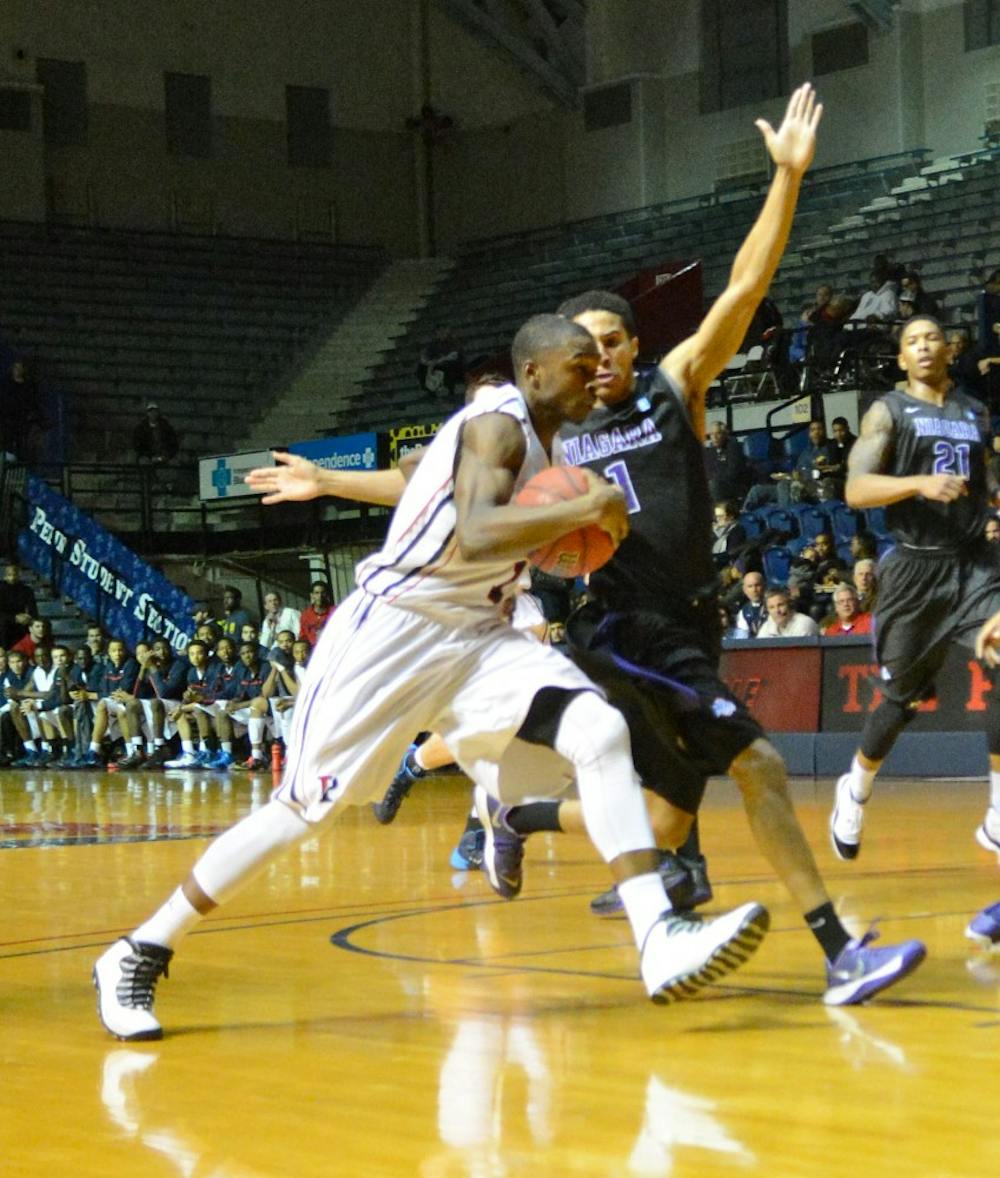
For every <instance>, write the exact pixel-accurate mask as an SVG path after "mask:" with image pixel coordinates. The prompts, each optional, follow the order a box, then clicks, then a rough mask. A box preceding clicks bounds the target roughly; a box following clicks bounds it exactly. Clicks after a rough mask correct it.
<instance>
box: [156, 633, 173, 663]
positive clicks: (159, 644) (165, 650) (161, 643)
mask: <svg viewBox="0 0 1000 1178" xmlns="http://www.w3.org/2000/svg"><path fill="white" fill-rule="evenodd" d="M173 653H174V652H173V651H172V650H171V648H170V643H169V642H167V640H166V639H165V638H157V640H156V641H155V642H154V643H153V654H155V655H156V657H157V658H158V659H159V660H160V662H161V663H168V662H170V659H171V658H172V657H173Z"/></svg>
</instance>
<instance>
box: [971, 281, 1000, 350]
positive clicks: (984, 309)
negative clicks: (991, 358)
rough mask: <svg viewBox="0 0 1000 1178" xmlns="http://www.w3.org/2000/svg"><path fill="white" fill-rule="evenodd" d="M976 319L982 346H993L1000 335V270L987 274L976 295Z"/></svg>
mask: <svg viewBox="0 0 1000 1178" xmlns="http://www.w3.org/2000/svg"><path fill="white" fill-rule="evenodd" d="M976 319H977V321H978V324H979V346H980V348H987V347H989V348H992V347H993V341H994V340H995V339H997V337H998V336H1000V270H994V271H993V273H992V274H990V275H988V276H987V278H986V281H985V282H984V283H983V289H982V290H981V291H980V292H979V294H978V295H977V296H976ZM987 341H990V342H989V343H987Z"/></svg>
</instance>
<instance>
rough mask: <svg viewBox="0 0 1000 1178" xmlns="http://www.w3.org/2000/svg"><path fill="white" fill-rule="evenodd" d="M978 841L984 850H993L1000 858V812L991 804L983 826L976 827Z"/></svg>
mask: <svg viewBox="0 0 1000 1178" xmlns="http://www.w3.org/2000/svg"><path fill="white" fill-rule="evenodd" d="M976 842H977V843H978V844H979V845H980V846H981V847H982V848H983V850H984V851H993V852H994V853H995V854H996V857H997V859H998V860H1000V813H997V811H996V810H995V809H994V808H993V807H992V806H990V808H989V809H988V810H987V811H986V817H985V818H984V819H983V824H982V826H979V827H977V828H976Z"/></svg>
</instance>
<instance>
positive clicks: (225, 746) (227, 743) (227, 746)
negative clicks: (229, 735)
mask: <svg viewBox="0 0 1000 1178" xmlns="http://www.w3.org/2000/svg"><path fill="white" fill-rule="evenodd" d="M222 751H223V752H224V753H229V754H230V756H232V752H233V742H232V741H231V740H224V741H223V742H222Z"/></svg>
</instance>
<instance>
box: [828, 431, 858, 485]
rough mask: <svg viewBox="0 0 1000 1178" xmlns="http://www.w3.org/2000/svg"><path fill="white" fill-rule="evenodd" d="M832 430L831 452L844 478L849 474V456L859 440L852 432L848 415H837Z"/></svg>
mask: <svg viewBox="0 0 1000 1178" xmlns="http://www.w3.org/2000/svg"><path fill="white" fill-rule="evenodd" d="M830 432H831V433H832V434H833V437H832V438H831V439H830V442H829V447H830V453H831V455H832V456H833V458H834V459H835V462H836V465H837V466H838V467H839V468H840V472H841V478H844V477H846V474H847V456H848V454H850V452H851V447H852V446H853V445H854V443H855V442H856V441H857V440H858V439H857V435H856V434H852V433H851V426H850V423H849V422H848V420H847V418H846V417H835V418H834V419H833V421H832V422H831V423H830Z"/></svg>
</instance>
